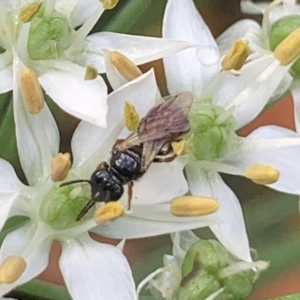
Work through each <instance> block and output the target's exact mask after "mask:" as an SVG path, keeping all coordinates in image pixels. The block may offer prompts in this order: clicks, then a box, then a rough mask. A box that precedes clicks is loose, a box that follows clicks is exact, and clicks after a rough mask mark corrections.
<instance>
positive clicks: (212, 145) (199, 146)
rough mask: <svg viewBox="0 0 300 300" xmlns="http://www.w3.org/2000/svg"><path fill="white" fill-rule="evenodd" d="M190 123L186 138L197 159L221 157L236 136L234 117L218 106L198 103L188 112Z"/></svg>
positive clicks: (231, 145)
mask: <svg viewBox="0 0 300 300" xmlns="http://www.w3.org/2000/svg"><path fill="white" fill-rule="evenodd" d="M190 124H191V130H190V132H189V134H188V135H187V136H186V140H187V141H188V143H189V147H190V151H191V152H192V153H193V154H194V155H195V157H196V158H197V159H198V160H213V159H218V158H221V157H222V156H224V155H225V154H226V153H227V152H228V151H229V150H230V147H233V140H236V138H237V135H236V134H235V132H234V126H235V120H234V118H233V117H232V116H231V115H230V114H229V113H228V112H227V111H225V110H224V109H223V108H222V107H219V106H215V105H211V104H210V105H209V104H208V105H207V104H204V105H199V106H198V107H197V108H196V109H194V110H192V112H191V113H190ZM235 146H236V145H235Z"/></svg>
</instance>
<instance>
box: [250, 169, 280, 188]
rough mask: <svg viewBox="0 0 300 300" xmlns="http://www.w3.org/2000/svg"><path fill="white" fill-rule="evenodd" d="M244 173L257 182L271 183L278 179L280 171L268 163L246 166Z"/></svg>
mask: <svg viewBox="0 0 300 300" xmlns="http://www.w3.org/2000/svg"><path fill="white" fill-rule="evenodd" d="M245 175H246V177H247V178H249V179H251V180H252V181H253V182H255V183H257V184H271V183H274V182H276V181H277V180H278V179H279V176H280V172H279V171H278V170H276V169H274V168H272V167H271V166H268V165H262V164H253V165H251V166H250V167H248V169H247V170H246V173H245Z"/></svg>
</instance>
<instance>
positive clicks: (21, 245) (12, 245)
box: [0, 222, 51, 294]
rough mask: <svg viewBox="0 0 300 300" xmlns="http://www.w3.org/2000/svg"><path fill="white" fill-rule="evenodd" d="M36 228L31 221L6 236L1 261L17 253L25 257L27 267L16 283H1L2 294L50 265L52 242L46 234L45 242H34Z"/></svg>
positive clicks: (0, 255)
mask: <svg viewBox="0 0 300 300" xmlns="http://www.w3.org/2000/svg"><path fill="white" fill-rule="evenodd" d="M36 229H37V228H36V226H35V225H34V224H33V223H31V222H30V223H27V224H26V225H24V226H22V227H21V228H18V229H16V230H14V231H12V232H11V233H9V234H8V235H7V236H6V237H5V239H4V241H3V244H2V246H1V252H0V260H1V263H2V262H3V261H4V259H5V258H6V257H8V256H11V255H17V256H22V257H24V258H25V260H26V263H27V267H26V269H25V271H24V273H23V274H22V275H21V276H20V277H19V279H18V280H17V281H15V282H14V283H12V284H1V285H0V294H3V293H6V292H7V291H9V290H11V289H13V288H15V287H16V286H18V285H21V284H23V283H25V282H27V281H29V280H31V279H32V278H34V277H36V276H37V275H38V274H39V273H41V272H42V271H43V270H44V269H45V268H46V266H47V265H48V259H49V251H50V246H51V242H50V241H49V240H46V237H47V236H44V241H43V242H40V243H39V244H35V243H33V240H32V239H33V236H34V234H35V233H36ZM28 248H30V250H32V251H31V252H29V253H28V251H27V250H28ZM26 249H27V250H26ZM25 252H26V253H25Z"/></svg>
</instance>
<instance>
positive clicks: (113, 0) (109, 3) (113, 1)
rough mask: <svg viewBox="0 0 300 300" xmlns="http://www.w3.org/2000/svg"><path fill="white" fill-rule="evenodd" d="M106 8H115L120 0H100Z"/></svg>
mask: <svg viewBox="0 0 300 300" xmlns="http://www.w3.org/2000/svg"><path fill="white" fill-rule="evenodd" d="M100 2H101V3H102V5H103V7H104V8H105V9H113V8H114V7H115V6H116V5H117V4H118V2H119V0H100Z"/></svg>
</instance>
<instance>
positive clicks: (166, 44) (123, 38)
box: [79, 32, 191, 73]
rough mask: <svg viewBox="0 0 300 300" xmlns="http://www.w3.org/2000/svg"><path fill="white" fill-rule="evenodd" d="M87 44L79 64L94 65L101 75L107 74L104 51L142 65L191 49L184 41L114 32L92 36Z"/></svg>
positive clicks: (87, 40) (88, 38)
mask: <svg viewBox="0 0 300 300" xmlns="http://www.w3.org/2000/svg"><path fill="white" fill-rule="evenodd" d="M86 43H87V47H88V48H87V50H86V51H85V53H83V54H82V56H81V57H79V64H81V65H82V64H83V65H86V64H87V63H92V64H93V65H94V66H96V68H97V69H98V71H99V73H104V72H105V66H104V53H103V51H102V50H103V49H108V50H110V51H119V52H121V53H123V54H124V55H126V56H127V57H128V58H129V59H130V60H132V61H133V62H134V63H135V64H136V65H140V64H144V63H146V62H149V61H152V60H156V59H159V58H162V57H164V56H166V55H169V54H171V53H176V52H178V51H181V50H183V49H186V48H189V47H191V44H190V43H186V42H183V41H175V40H169V39H162V38H154V37H144V36H135V35H129V34H120V33H113V32H98V33H94V34H91V35H89V36H88V37H87V39H86Z"/></svg>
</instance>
